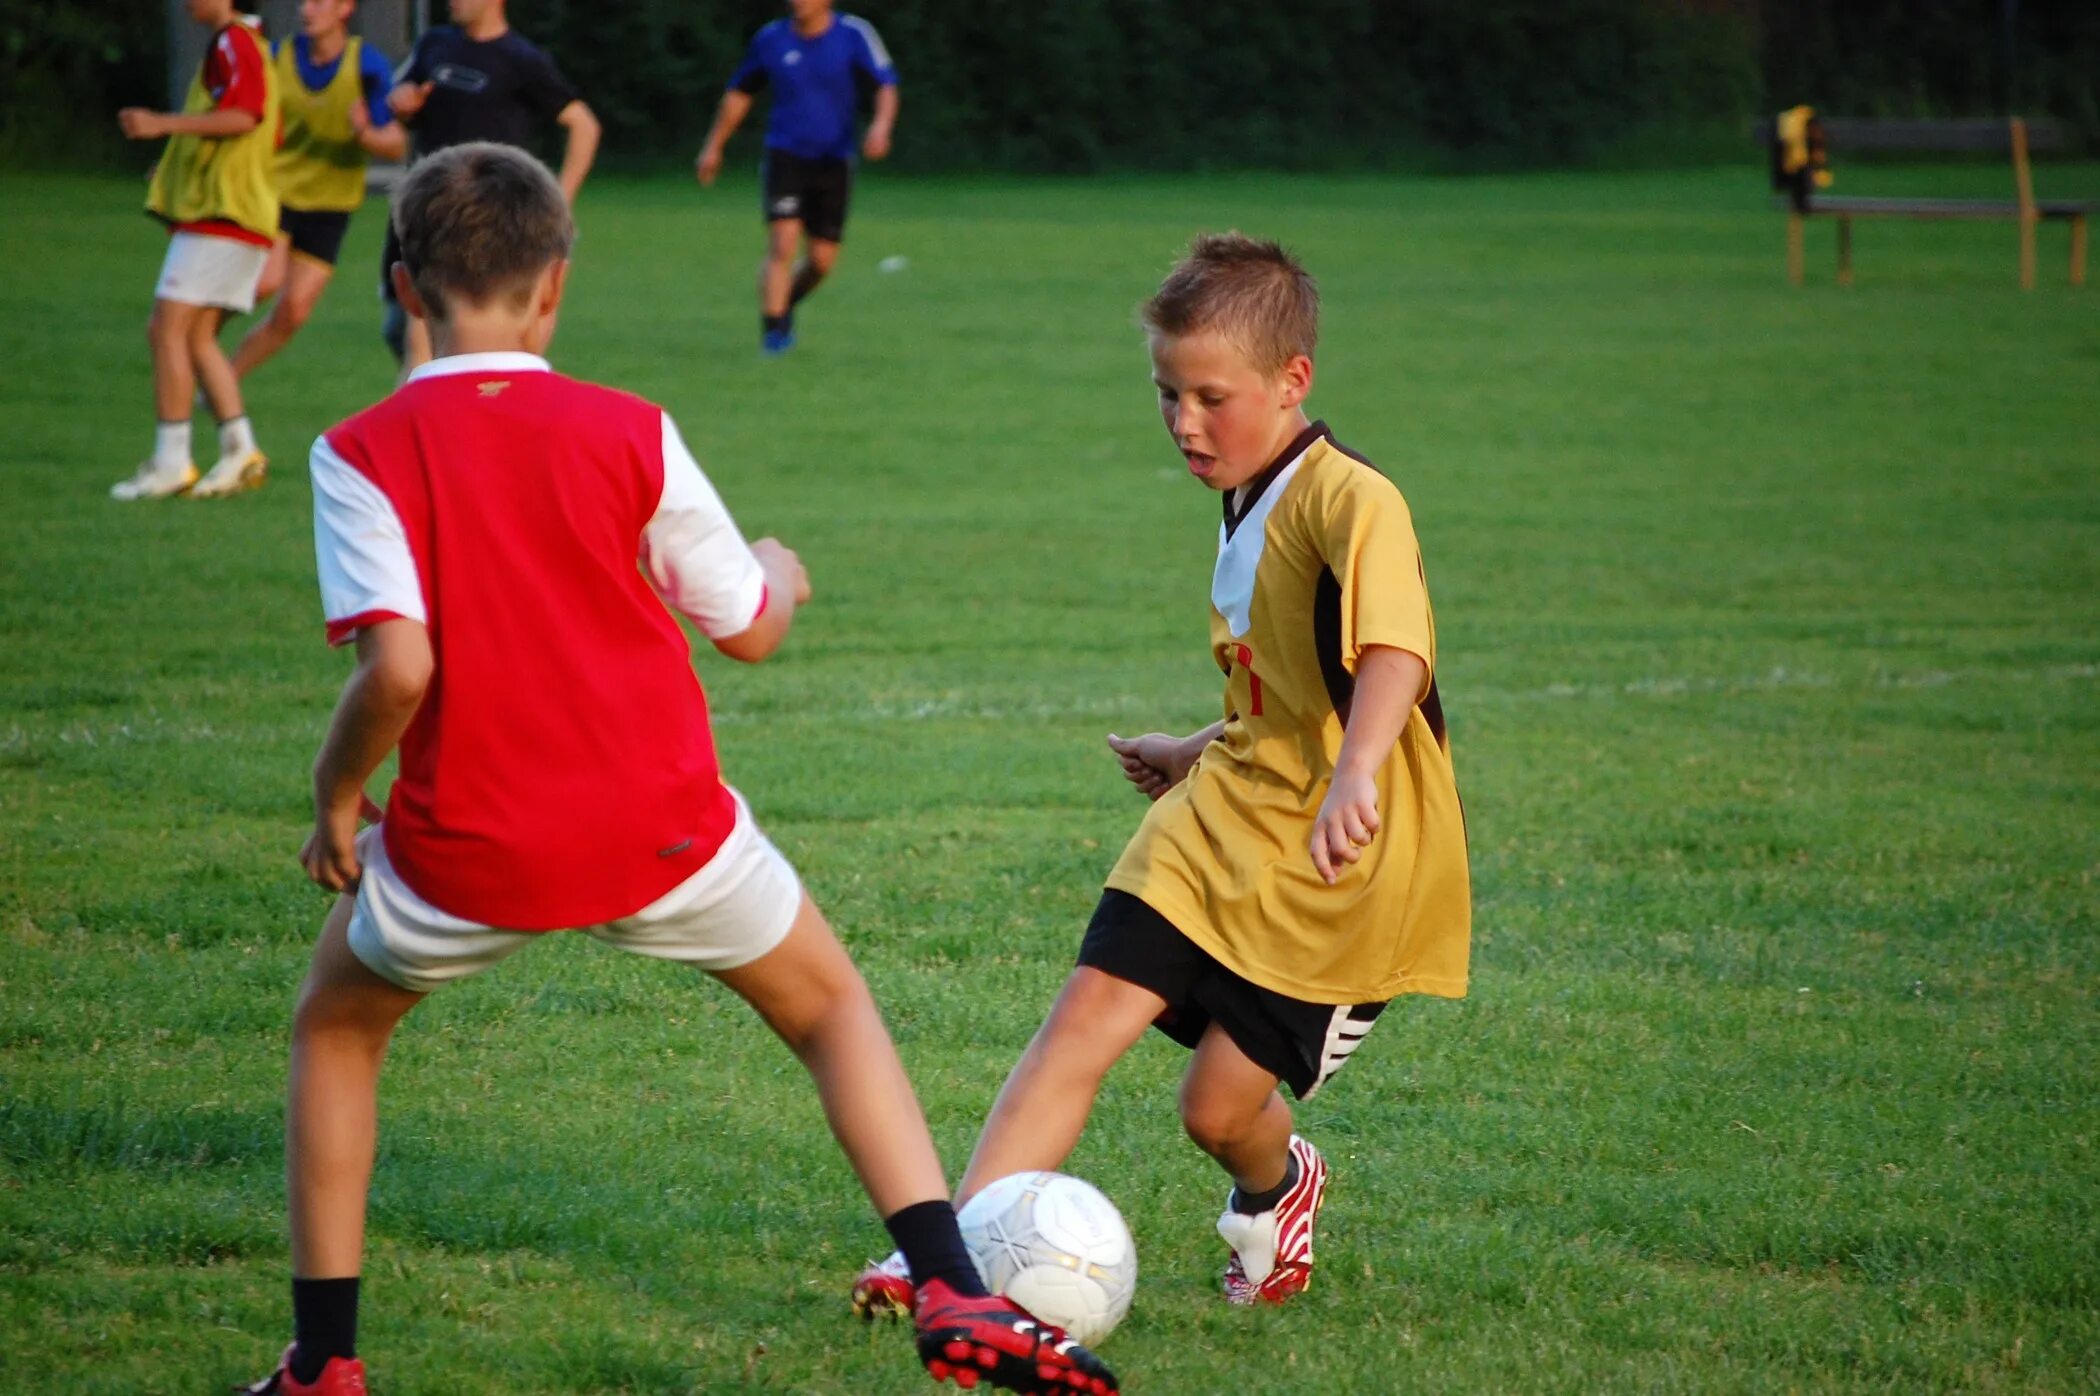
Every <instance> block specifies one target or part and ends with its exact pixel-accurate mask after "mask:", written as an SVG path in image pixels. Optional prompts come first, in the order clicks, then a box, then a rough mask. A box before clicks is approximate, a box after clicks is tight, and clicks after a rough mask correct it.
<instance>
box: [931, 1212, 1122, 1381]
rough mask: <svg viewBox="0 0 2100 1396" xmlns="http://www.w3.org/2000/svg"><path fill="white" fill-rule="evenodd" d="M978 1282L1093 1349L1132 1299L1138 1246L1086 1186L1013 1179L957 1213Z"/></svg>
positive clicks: (1118, 1215) (1119, 1218) (1117, 1217)
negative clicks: (975, 1263) (975, 1269)
mask: <svg viewBox="0 0 2100 1396" xmlns="http://www.w3.org/2000/svg"><path fill="white" fill-rule="evenodd" d="M956 1220H957V1221H958V1222H960V1223H961V1224H962V1234H963V1242H964V1244H966V1245H967V1246H969V1248H970V1258H971V1259H972V1260H974V1261H976V1262H977V1269H978V1271H979V1272H980V1273H981V1274H983V1276H984V1282H985V1283H986V1284H988V1285H990V1286H991V1287H992V1288H993V1289H994V1290H996V1291H997V1292H999V1293H1000V1294H1003V1295H1005V1296H1006V1297H1007V1298H1009V1299H1011V1300H1013V1301H1014V1302H1015V1303H1017V1304H1019V1305H1020V1306H1021V1307H1022V1308H1024V1309H1026V1310H1028V1312H1030V1313H1032V1314H1034V1315H1035V1316H1036V1317H1037V1318H1039V1319H1041V1320H1043V1322H1045V1323H1054V1324H1056V1325H1057V1326H1058V1327H1060V1328H1062V1329H1064V1330H1065V1331H1066V1332H1068V1333H1070V1334H1071V1335H1072V1336H1073V1337H1074V1338H1077V1339H1078V1340H1079V1341H1080V1342H1082V1343H1085V1344H1086V1345H1087V1346H1088V1347H1092V1346H1094V1345H1095V1344H1097V1343H1099V1342H1100V1341H1101V1340H1102V1339H1103V1338H1106V1337H1107V1336H1108V1335H1109V1334H1110V1333H1111V1332H1113V1331H1114V1329H1115V1326H1116V1325H1117V1324H1118V1323H1121V1322H1122V1321H1123V1315H1125V1314H1127V1313H1129V1312H1130V1301H1131V1299H1132V1298H1133V1297H1134V1296H1135V1295H1136V1294H1137V1243H1136V1242H1134V1241H1132V1240H1131V1239H1130V1228H1129V1227H1127V1226H1125V1225H1124V1224H1123V1215H1122V1213H1120V1212H1118V1211H1117V1210H1116V1207H1115V1204H1114V1203H1113V1202H1110V1201H1109V1200H1108V1199H1107V1198H1106V1197H1103V1196H1102V1195H1101V1191H1100V1189H1098V1188H1096V1187H1095V1186H1094V1185H1093V1184H1091V1183H1085V1182H1081V1181H1080V1180H1079V1179H1077V1178H1073V1177H1070V1176H1068V1175H1066V1174H1063V1173H1016V1174H1014V1175H1013V1176H1012V1177H1010V1178H1001V1179H1000V1180H999V1181H998V1182H996V1183H993V1184H992V1185H991V1186H990V1187H987V1188H986V1189H985V1190H984V1191H983V1192H980V1193H978V1194H977V1195H976V1196H975V1197H973V1198H971V1199H970V1202H969V1205H968V1206H966V1207H964V1208H963V1209H962V1211H960V1212H959V1213H957V1214H956Z"/></svg>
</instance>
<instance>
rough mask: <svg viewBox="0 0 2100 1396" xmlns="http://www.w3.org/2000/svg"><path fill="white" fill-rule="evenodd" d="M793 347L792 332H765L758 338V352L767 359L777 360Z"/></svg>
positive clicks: (793, 334) (793, 335)
mask: <svg viewBox="0 0 2100 1396" xmlns="http://www.w3.org/2000/svg"><path fill="white" fill-rule="evenodd" d="M794 347H795V332H794V331H793V330H767V331H766V332H765V333H764V334H763V335H761V336H760V337H759V341H758V352H759V353H761V354H764V355H765V356H766V357H767V358H777V357H778V356H780V355H782V354H785V353H786V352H787V351H788V350H790V349H792V348H794Z"/></svg>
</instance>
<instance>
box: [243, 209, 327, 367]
mask: <svg viewBox="0 0 2100 1396" xmlns="http://www.w3.org/2000/svg"><path fill="white" fill-rule="evenodd" d="M278 246H279V248H280V249H281V248H282V247H283V246H284V244H282V243H279V244H278ZM271 256H272V261H271V265H272V266H273V267H274V266H275V265H276V256H277V254H275V253H273V254H271ZM286 260H288V261H289V262H290V266H289V268H288V269H286V270H285V271H284V273H283V275H282V286H283V294H281V295H279V296H278V297H277V304H276V305H274V306H272V307H270V318H269V319H267V320H264V321H261V322H260V323H258V324H257V325H256V326H255V327H254V328H253V329H251V330H249V331H248V334H247V337H246V338H244V339H242V340H241V346H240V348H239V349H237V350H235V351H234V355H233V372H234V376H235V377H237V378H245V377H247V376H248V375H249V374H250V373H251V372H253V371H254V370H255V369H256V368H257V367H258V366H260V365H261V364H262V363H263V362H264V361H265V360H266V359H268V358H269V357H270V356H271V355H272V354H275V353H276V352H277V351H278V350H279V349H282V348H283V347H284V346H285V345H286V344H288V343H290V342H291V339H292V336H293V335H295V334H297V333H299V331H300V330H301V329H302V328H304V327H305V325H306V322H307V321H308V320H310V319H312V318H313V313H314V307H315V306H317V305H319V304H320V303H321V293H322V292H324V291H326V290H327V289H328V283H329V281H330V280H331V279H332V278H333V277H334V276H335V268H334V267H332V266H330V265H328V263H326V262H319V261H315V260H314V259H313V258H311V257H300V256H290V257H288V258H287V259H286ZM267 275H268V274H267V273H265V277H266V278H267Z"/></svg>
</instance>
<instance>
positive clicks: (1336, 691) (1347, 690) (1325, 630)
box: [1313, 567, 1356, 727]
mask: <svg viewBox="0 0 2100 1396" xmlns="http://www.w3.org/2000/svg"><path fill="white" fill-rule="evenodd" d="M1313 653H1314V654H1316V655H1318V656H1319V659H1320V678H1321V679H1322V680H1323V681H1324V682H1325V683H1326V685H1327V701H1328V702H1330V703H1332V704H1334V713H1335V716H1336V717H1339V718H1340V719H1341V720H1342V726H1344V727H1347V726H1348V725H1349V700H1350V699H1351V698H1353V697H1355V696H1356V676H1355V675H1354V674H1352V673H1350V672H1349V666H1348V665H1346V664H1344V663H1342V584H1341V582H1340V581H1339V580H1337V579H1336V577H1335V575H1334V569H1333V568H1332V567H1322V568H1321V569H1320V580H1319V581H1318V582H1316V583H1314V584H1313Z"/></svg>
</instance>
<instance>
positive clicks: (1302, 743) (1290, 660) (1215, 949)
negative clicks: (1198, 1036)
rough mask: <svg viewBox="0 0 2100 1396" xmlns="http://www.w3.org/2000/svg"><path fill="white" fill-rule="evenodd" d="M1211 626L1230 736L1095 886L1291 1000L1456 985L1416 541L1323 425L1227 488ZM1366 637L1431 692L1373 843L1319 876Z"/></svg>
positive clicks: (1404, 745)
mask: <svg viewBox="0 0 2100 1396" xmlns="http://www.w3.org/2000/svg"><path fill="white" fill-rule="evenodd" d="M1210 629H1211V651H1212V654H1213V655H1214V657H1215V658H1216V659H1217V662H1218V667H1219V668H1220V669H1222V670H1223V671H1224V673H1225V730H1224V733H1223V734H1222V735H1221V736H1220V737H1219V738H1218V739H1217V740H1216V741H1214V742H1212V743H1211V744H1210V745H1209V746H1208V747H1206V748H1205V749H1204V751H1203V755H1202V757H1201V759H1200V760H1198V761H1197V763H1196V765H1195V767H1194V768H1193V769H1192V770H1191V771H1190V772H1189V775H1188V778H1187V779H1186V780H1184V781H1182V782H1181V783H1180V784H1179V785H1177V786H1175V787H1174V788H1173V789H1172V790H1169V791H1168V792H1167V793H1166V794H1165V795H1163V796H1161V797H1160V799H1159V800H1157V801H1156V802H1154V804H1153V806H1152V808H1151V810H1150V812H1149V813H1148V814H1147V815H1146V817H1145V822H1144V824H1143V825H1142V826H1140V828H1139V829H1138V832H1137V834H1136V836H1135V837H1134V838H1132V839H1131V841H1130V846H1129V847H1128V848H1126V849H1125V850H1124V852H1123V856H1122V858H1120V859H1119V860H1118V861H1117V863H1116V866H1115V869H1114V870H1113V871H1112V872H1111V873H1110V874H1109V877H1108V885H1109V886H1111V887H1115V888H1119V889H1121V890H1122V891H1125V892H1128V893H1130V894H1131V895H1133V896H1135V897H1138V898H1140V899H1141V900H1143V901H1144V902H1146V903H1147V904H1148V905H1150V906H1151V907H1152V908H1153V909H1154V910H1156V911H1158V912H1159V913H1160V914H1161V915H1162V916H1165V917H1166V918H1167V919H1168V920H1169V921H1171V922H1173V924H1174V925H1175V927H1176V928H1177V929H1179V930H1180V931H1181V933H1182V934H1183V935H1186V936H1187V937H1188V938H1189V939H1190V940H1192V941H1194V942H1195V943H1196V944H1198V945H1200V946H1202V947H1203V948H1204V949H1205V950H1207V951H1209V952H1210V953H1211V954H1212V955H1214V956H1216V957H1217V958H1218V960H1219V961H1220V962H1222V963H1223V964H1224V965H1225V966H1226V967H1227V968H1228V969H1231V970H1232V971H1233V972H1235V973H1237V974H1239V975H1241V976H1242V977H1244V978H1246V979H1248V980H1250V981H1252V982H1253V983H1255V984H1259V985H1261V986H1262V987H1263V988H1267V989H1273V990H1275V991H1276V992H1278V993H1281V994H1288V995H1290V996H1291V997H1293V998H1298V999H1305V1000H1309V1001H1311V1002H1314V1003H1335V1004H1341V1003H1370V1002H1376V1001H1381V1000H1384V999H1389V998H1393V997H1395V996H1396V995H1399V994H1407V993H1419V994H1437V995H1441V996H1443V997H1446V998H1458V997H1461V996H1463V995H1464V993H1465V992H1466V963H1467V953H1468V947H1469V944H1470V940H1471V924H1472V893H1471V889H1470V887H1469V885H1468V875H1467V861H1466V831H1465V817H1464V813H1463V811H1461V810H1460V808H1459V801H1458V786H1457V782H1456V780H1455V779H1454V778H1453V775H1452V769H1451V750H1450V743H1449V741H1448V739H1447V738H1446V736H1445V732H1444V716H1443V707H1442V704H1441V702H1440V701H1439V699H1438V696H1437V686H1436V673H1437V665H1436V624H1435V621H1434V620H1433V619H1432V618H1431V615H1430V610H1429V591H1428V586H1427V583H1426V582H1425V580H1424V574H1423V571H1422V560H1421V552H1420V550H1419V548H1418V547H1417V545H1416V543H1415V533H1414V523H1413V520H1412V519H1411V518H1410V517H1409V514H1408V510H1407V502H1406V501H1405V500H1403V499H1402V498H1401V497H1400V491H1399V490H1398V489H1396V488H1395V487H1394V486H1393V484H1392V482H1391V481H1389V480H1387V479H1386V478H1385V477H1384V476H1383V475H1381V474H1379V473H1378V471H1377V470H1375V469H1373V468H1372V467H1371V466H1370V464H1369V463H1368V462H1365V461H1363V460H1362V459H1360V458H1359V457H1356V456H1353V455H1351V454H1350V453H1349V452H1348V451H1346V450H1345V449H1343V448H1342V447H1341V446H1339V445H1337V444H1336V443H1335V440H1334V438H1333V436H1332V435H1330V434H1329V432H1328V430H1327V427H1326V424H1325V423H1320V422H1316V423H1314V424H1313V425H1312V426H1310V427H1308V428H1307V429H1306V430H1305V431H1304V432H1303V433H1301V434H1300V435H1299V437H1298V438H1297V440H1295V441H1293V442H1292V443H1291V445H1290V446H1289V447H1288V448H1287V449H1286V450H1285V451H1284V453H1283V455H1282V456H1281V457H1280V458H1279V459H1278V461H1277V463H1276V464H1275V465H1273V466H1271V467H1270V468H1269V469H1268V470H1267V471H1265V472H1264V473H1263V474H1262V475H1261V476H1259V477H1257V479H1255V480H1254V481H1252V482H1251V483H1250V484H1249V486H1248V487H1247V489H1246V490H1245V491H1243V497H1242V498H1241V499H1240V500H1239V501H1238V502H1237V505H1235V502H1234V501H1233V500H1232V498H1231V497H1230V496H1229V495H1228V496H1227V498H1226V505H1225V522H1224V524H1223V525H1221V526H1220V529H1219V535H1218V562H1217V569H1216V572H1215V573H1214V575H1213V577H1212V580H1211V618H1210ZM1366 645H1389V646H1392V647H1393V648H1395V649H1403V650H1407V651H1410V652H1411V653H1413V654H1416V655H1419V656H1420V657H1421V658H1422V659H1423V660H1424V661H1425V662H1426V663H1427V664H1428V665H1429V688H1428V692H1427V694H1426V695H1425V696H1424V698H1423V699H1422V701H1421V703H1420V704H1419V705H1418V706H1417V707H1416V709H1415V711H1414V712H1413V713H1412V714H1411V715H1410V716H1409V718H1408V720H1407V726H1406V728H1405V730H1404V731H1403V732H1402V733H1401V736H1400V740H1399V741H1398V742H1396V743H1394V747H1393V754H1392V755H1391V757H1389V758H1388V759H1387V761H1386V763H1385V765H1384V766H1383V767H1382V768H1381V769H1380V770H1379V772H1378V812H1379V819H1380V821H1381V825H1382V827H1381V828H1380V829H1379V832H1378V836H1377V837H1376V838H1375V839H1373V840H1372V842H1371V845H1370V846H1369V847H1368V848H1366V849H1364V850H1363V851H1362V852H1363V857H1362V858H1361V859H1360V860H1359V861H1358V862H1356V863H1354V864H1344V865H1342V869H1341V878H1340V881H1339V882H1337V883H1336V884H1335V885H1334V886H1332V887H1330V886H1328V885H1327V884H1326V883H1325V882H1323V881H1321V880H1320V874H1319V873H1318V872H1317V871H1316V870H1315V869H1314V867H1313V863H1312V855H1311V853H1310V852H1309V851H1308V845H1309V843H1310V841H1311V838H1312V827H1313V820H1314V818H1315V817H1316V816H1317V815H1318V814H1319V810H1320V802H1321V801H1322V800H1323V799H1324V798H1326V795H1327V788H1328V785H1329V783H1330V782H1331V781H1332V780H1333V778H1334V765H1335V760H1336V758H1337V757H1338V756H1339V755H1340V754H1341V748H1342V732H1343V727H1344V724H1345V723H1346V721H1347V714H1348V709H1349V695H1350V690H1351V688H1352V687H1353V685H1354V682H1355V679H1354V674H1355V670H1356V661H1357V657H1358V656H1359V655H1360V654H1361V653H1362V652H1363V648H1364V646H1366Z"/></svg>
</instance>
